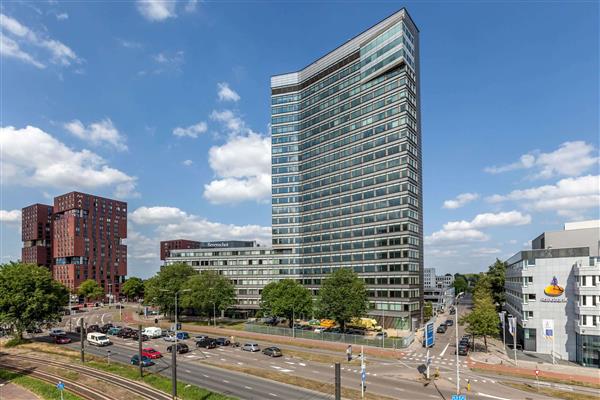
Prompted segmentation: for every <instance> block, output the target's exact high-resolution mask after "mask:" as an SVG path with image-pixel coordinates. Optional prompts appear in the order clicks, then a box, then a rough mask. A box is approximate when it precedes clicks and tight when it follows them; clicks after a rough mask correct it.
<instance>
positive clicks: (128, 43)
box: [116, 38, 142, 49]
mask: <svg viewBox="0 0 600 400" xmlns="http://www.w3.org/2000/svg"><path fill="white" fill-rule="evenodd" d="M116 40H117V41H118V42H119V44H120V45H121V46H123V47H125V48H126V49H139V48H141V47H142V44H141V43H140V42H136V41H134V40H127V39H119V38H117V39H116Z"/></svg>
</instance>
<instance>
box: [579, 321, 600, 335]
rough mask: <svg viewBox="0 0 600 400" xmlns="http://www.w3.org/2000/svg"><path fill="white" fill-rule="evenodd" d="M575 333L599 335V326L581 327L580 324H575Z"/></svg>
mask: <svg viewBox="0 0 600 400" xmlns="http://www.w3.org/2000/svg"><path fill="white" fill-rule="evenodd" d="M575 332H577V333H579V334H580V335H600V326H592V325H582V324H581V322H579V321H577V322H576V323H575Z"/></svg>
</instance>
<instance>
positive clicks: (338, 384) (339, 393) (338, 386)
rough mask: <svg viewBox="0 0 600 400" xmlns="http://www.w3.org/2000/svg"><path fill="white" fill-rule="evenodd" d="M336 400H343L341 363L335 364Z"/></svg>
mask: <svg viewBox="0 0 600 400" xmlns="http://www.w3.org/2000/svg"><path fill="white" fill-rule="evenodd" d="M335 400H342V372H341V367H340V363H335Z"/></svg>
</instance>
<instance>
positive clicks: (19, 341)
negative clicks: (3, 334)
mask: <svg viewBox="0 0 600 400" xmlns="http://www.w3.org/2000/svg"><path fill="white" fill-rule="evenodd" d="M27 343H31V340H29V339H19V338H18V337H14V338H12V339H10V340H8V341H6V342H5V343H4V347H15V346H19V345H21V344H27Z"/></svg>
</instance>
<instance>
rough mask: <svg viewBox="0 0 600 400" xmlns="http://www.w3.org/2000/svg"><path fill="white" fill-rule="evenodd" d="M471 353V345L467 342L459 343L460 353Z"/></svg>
mask: <svg viewBox="0 0 600 400" xmlns="http://www.w3.org/2000/svg"><path fill="white" fill-rule="evenodd" d="M468 354H469V345H467V344H459V345H458V355H459V356H466V355H468Z"/></svg>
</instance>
